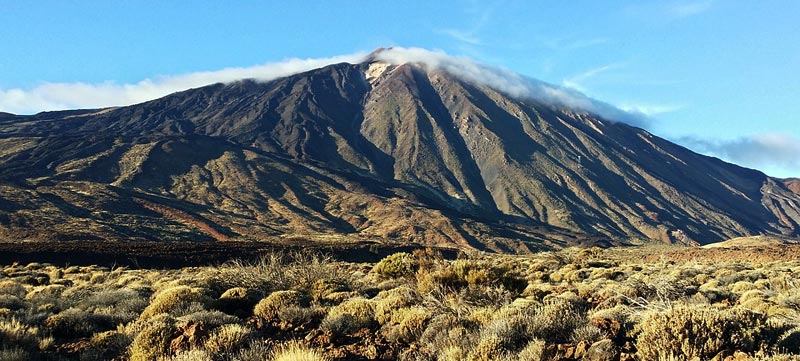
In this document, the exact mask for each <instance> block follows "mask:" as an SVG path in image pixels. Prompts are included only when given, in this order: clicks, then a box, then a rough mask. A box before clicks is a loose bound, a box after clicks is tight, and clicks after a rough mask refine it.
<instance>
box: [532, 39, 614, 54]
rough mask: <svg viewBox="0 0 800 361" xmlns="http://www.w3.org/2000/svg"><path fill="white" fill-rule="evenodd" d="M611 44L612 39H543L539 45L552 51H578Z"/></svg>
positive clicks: (539, 40)
mask: <svg viewBox="0 0 800 361" xmlns="http://www.w3.org/2000/svg"><path fill="white" fill-rule="evenodd" d="M609 42H611V39H609V38H588V39H576V38H558V37H556V38H544V37H542V38H539V39H538V43H539V44H540V45H541V46H543V47H544V48H547V49H549V50H552V51H569V50H578V49H583V48H589V47H593V46H599V45H603V44H608V43H609Z"/></svg>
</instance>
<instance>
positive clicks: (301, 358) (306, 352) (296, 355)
mask: <svg viewBox="0 0 800 361" xmlns="http://www.w3.org/2000/svg"><path fill="white" fill-rule="evenodd" d="M269 360H270V361H325V360H326V358H325V357H323V356H322V354H321V353H320V352H318V351H317V350H314V349H313V348H311V347H308V346H306V345H304V344H302V343H300V342H297V341H291V342H288V343H285V344H282V345H280V346H278V347H276V348H275V351H273V352H272V355H270V357H269Z"/></svg>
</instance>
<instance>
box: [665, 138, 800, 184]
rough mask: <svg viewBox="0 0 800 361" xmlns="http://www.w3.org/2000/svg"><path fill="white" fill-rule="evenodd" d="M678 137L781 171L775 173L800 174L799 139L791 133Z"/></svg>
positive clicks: (732, 158) (694, 145) (742, 161)
mask: <svg viewBox="0 0 800 361" xmlns="http://www.w3.org/2000/svg"><path fill="white" fill-rule="evenodd" d="M678 141H679V142H680V143H683V144H685V145H687V146H688V147H690V148H692V149H694V150H696V151H699V152H701V153H706V154H709V155H713V156H716V157H720V158H722V159H725V160H728V161H731V162H734V163H737V164H741V165H744V166H747V167H753V168H756V169H763V170H774V171H775V172H780V173H781V174H779V175H778V176H789V175H794V176H800V156H798V155H800V139H798V138H796V137H794V136H791V135H787V134H782V133H767V134H760V135H755V136H750V137H742V138H738V139H734V140H709V139H701V138H695V137H683V138H680V139H679V140H678Z"/></svg>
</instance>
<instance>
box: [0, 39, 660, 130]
mask: <svg viewBox="0 0 800 361" xmlns="http://www.w3.org/2000/svg"><path fill="white" fill-rule="evenodd" d="M366 56H367V54H366V53H363V52H360V53H355V54H349V55H342V56H336V57H330V58H320V59H290V60H286V61H282V62H278V63H269V64H264V65H258V66H252V67H243V68H226V69H222V70H217V71H208V72H196V73H189V74H182V75H175V76H165V77H158V78H155V79H145V80H142V81H140V82H137V83H132V84H117V83H114V82H105V83H98V84H88V83H45V84H42V85H39V86H37V87H35V88H33V89H28V90H25V89H9V90H2V89H0V111H6V112H11V113H22V114H26V113H34V112H39V111H43V110H59V109H76V108H100V107H108V106H117V105H129V104H135V103H140V102H144V101H148V100H152V99H156V98H159V97H162V96H165V95H167V94H171V93H174V92H177V91H182V90H186V89H189V88H195V87H200V86H204V85H208V84H213V83H218V82H231V81H235V80H239V79H246V78H253V79H257V80H264V81H266V80H271V79H275V78H278V77H282V76H288V75H292V74H295V73H299V72H302V71H306V70H311V69H314V68H319V67H322V66H325V65H329V64H334V63H340V62H350V63H358V62H361V61H363V60H364V59H365V58H366ZM377 58H378V59H379V60H382V61H385V62H389V63H392V64H402V63H408V62H413V63H420V64H423V65H425V66H428V67H431V68H437V69H442V70H444V71H447V72H449V73H452V74H454V75H456V76H459V77H461V78H463V79H466V80H468V81H471V82H474V83H479V84H483V85H486V86H489V87H492V88H494V89H497V90H499V91H501V92H504V93H506V94H508V95H510V96H513V97H517V98H529V99H534V100H537V101H540V102H543V103H548V104H554V105H556V106H562V107H567V108H571V109H575V110H578V111H586V112H592V113H595V114H598V115H600V116H602V117H604V118H606V119H608V120H612V121H622V122H625V123H629V124H632V125H637V126H645V125H646V121H647V119H646V117H644V116H643V115H642V114H638V113H629V112H625V111H623V110H620V109H618V108H616V107H613V106H611V105H609V104H606V103H603V102H600V101H597V100H594V99H591V98H589V97H587V96H586V95H584V94H582V93H580V92H578V91H576V90H574V89H569V88H564V87H559V86H555V85H551V84H548V83H544V82H542V81H539V80H535V79H531V78H527V77H523V76H521V75H519V74H517V73H514V72H512V71H510V70H506V69H502V68H497V67H490V66H487V65H482V64H479V63H476V62H475V61H473V60H471V59H470V58H467V57H463V56H451V55H448V54H446V53H445V52H442V51H431V50H427V49H422V48H400V47H395V48H390V49H387V50H384V51H382V52H380V53H379V54H377Z"/></svg>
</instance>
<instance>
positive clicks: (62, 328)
mask: <svg viewBox="0 0 800 361" xmlns="http://www.w3.org/2000/svg"><path fill="white" fill-rule="evenodd" d="M44 326H45V327H46V328H47V329H48V330H50V332H52V333H53V335H54V336H56V337H65V338H72V337H86V336H91V335H93V334H95V333H97V332H100V331H106V330H110V329H112V328H114V327H116V324H115V323H114V320H113V319H112V318H111V317H110V316H107V315H101V314H94V313H89V312H86V311H83V310H79V309H76V308H70V309H67V310H64V311H62V312H59V313H57V314H54V315H52V316H50V317H48V318H47V319H46V320H45V321H44Z"/></svg>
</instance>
